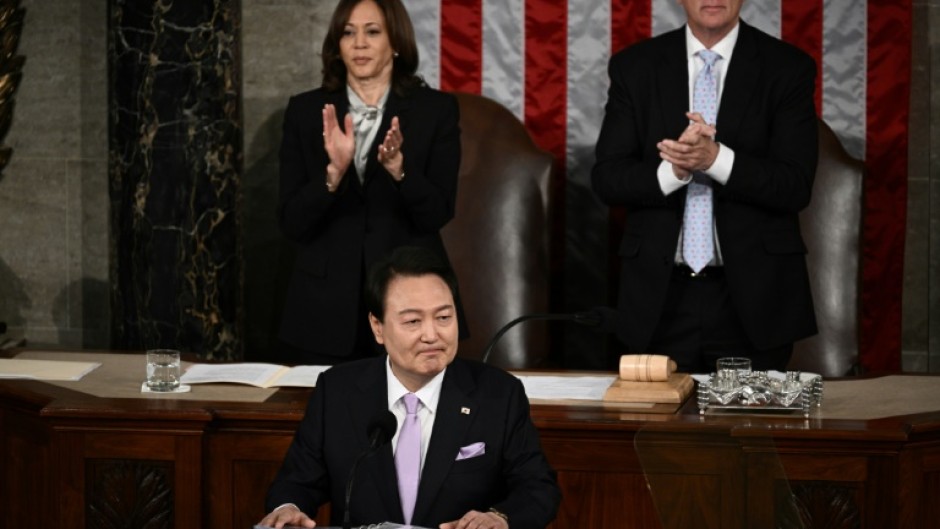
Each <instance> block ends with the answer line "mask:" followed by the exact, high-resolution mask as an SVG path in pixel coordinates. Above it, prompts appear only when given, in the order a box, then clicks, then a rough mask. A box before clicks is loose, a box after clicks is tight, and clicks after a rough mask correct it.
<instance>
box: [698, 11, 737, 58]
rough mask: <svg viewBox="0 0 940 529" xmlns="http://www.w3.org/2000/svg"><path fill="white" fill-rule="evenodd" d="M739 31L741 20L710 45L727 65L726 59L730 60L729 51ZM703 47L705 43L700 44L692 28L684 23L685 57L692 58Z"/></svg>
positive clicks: (732, 47) (732, 48)
mask: <svg viewBox="0 0 940 529" xmlns="http://www.w3.org/2000/svg"><path fill="white" fill-rule="evenodd" d="M740 31H741V21H740V20H739V21H738V23H737V24H735V25H734V28H732V29H731V31H729V32H728V34H727V35H725V36H724V38H723V39H721V40H719V41H718V42H717V43H715V45H714V46H712V47H711V50H712V51H713V52H715V53H717V54H718V55H721V58H722V59H723V60H724V63H725V64H726V65H727V64H728V61H729V60H731V52H733V51H734V45H735V44H736V43H737V42H738V33H740ZM704 49H705V45H704V44H702V42H701V41H700V40H698V39H697V38H695V35H693V34H692V29H691V28H689V25H688V24H686V25H685V51H686V57H687V58H688V59H690V60H691V59H692V58H693V57H695V54H696V53H698V52H699V51H701V50H704Z"/></svg>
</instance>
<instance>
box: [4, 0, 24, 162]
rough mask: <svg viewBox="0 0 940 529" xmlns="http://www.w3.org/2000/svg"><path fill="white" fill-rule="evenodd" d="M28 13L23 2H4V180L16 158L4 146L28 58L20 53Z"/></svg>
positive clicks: (16, 0) (13, 0) (5, 0)
mask: <svg viewBox="0 0 940 529" xmlns="http://www.w3.org/2000/svg"><path fill="white" fill-rule="evenodd" d="M25 13H26V10H25V9H22V8H21V7H20V2H19V0H0V178H2V177H3V169H4V168H6V166H7V164H8V163H9V162H10V158H11V157H12V156H13V149H12V148H11V147H7V146H6V145H4V144H3V139H4V138H6V135H7V132H8V131H9V130H10V124H11V123H12V122H13V97H14V95H15V94H16V89H17V88H18V87H19V85H20V80H21V79H22V78H23V63H24V62H26V57H24V56H22V55H17V54H16V49H17V47H18V46H19V43H20V33H22V31H23V15H24V14H25Z"/></svg>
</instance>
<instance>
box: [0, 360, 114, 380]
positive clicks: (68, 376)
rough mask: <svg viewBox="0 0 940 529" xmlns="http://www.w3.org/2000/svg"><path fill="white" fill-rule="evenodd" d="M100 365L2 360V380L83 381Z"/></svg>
mask: <svg viewBox="0 0 940 529" xmlns="http://www.w3.org/2000/svg"><path fill="white" fill-rule="evenodd" d="M100 365H101V363H100V362H70V361H61V360H20V359H17V358H0V378H28V379H33V380H81V379H82V377H83V376H85V375H87V374H88V373H91V372H92V371H93V370H95V369H96V368H97V367H98V366H100Z"/></svg>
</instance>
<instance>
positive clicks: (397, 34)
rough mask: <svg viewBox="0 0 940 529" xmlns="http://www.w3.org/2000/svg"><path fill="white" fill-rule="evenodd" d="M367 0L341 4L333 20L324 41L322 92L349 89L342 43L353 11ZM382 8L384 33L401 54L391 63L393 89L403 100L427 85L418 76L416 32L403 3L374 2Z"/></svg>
mask: <svg viewBox="0 0 940 529" xmlns="http://www.w3.org/2000/svg"><path fill="white" fill-rule="evenodd" d="M365 1H366V0H340V2H339V4H338V5H337V6H336V9H335V10H334V11H333V18H332V19H330V29H329V30H328V31H327V33H326V38H325V39H323V49H322V51H321V58H322V60H323V88H325V89H326V90H328V91H330V92H333V91H336V90H339V89H341V88H343V87H345V86H346V64H345V63H343V57H342V55H341V54H340V51H339V41H340V39H342V38H343V32H344V31H345V30H346V23H347V22H349V17H350V16H351V15H352V11H353V9H354V8H355V7H356V6H357V5H359V4H360V3H361V2H365ZM371 1H373V2H375V4H376V5H377V6H379V11H381V12H382V16H384V17H385V29H386V31H387V32H388V41H389V43H390V44H391V46H392V49H393V50H395V52H396V53H397V54H398V56H397V57H395V59H394V61H393V63H392V89H393V90H394V91H395V93H396V94H398V95H400V96H404V95H407V94H408V92H409V91H410V90H411V89H412V88H414V87H416V86H422V85H424V80H423V79H421V77H419V76H418V75H417V71H418V45H417V44H416V43H415V30H414V27H413V26H412V25H411V18H410V17H409V16H408V11H407V10H406V9H405V6H404V5H402V3H401V0H371Z"/></svg>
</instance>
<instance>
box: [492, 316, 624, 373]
mask: <svg viewBox="0 0 940 529" xmlns="http://www.w3.org/2000/svg"><path fill="white" fill-rule="evenodd" d="M529 320H556V321H573V322H575V323H580V324H581V325H584V326H587V327H594V328H596V329H597V330H598V331H601V332H617V328H618V327H620V325H621V322H622V321H623V313H621V312H620V311H618V310H616V309H612V308H610V307H594V308H592V309H591V310H586V311H583V312H574V313H570V314H551V313H535V314H524V315H522V316H519V317H518V318H516V319H514V320H512V321H510V322H509V323H507V324H506V325H503V326H502V327H500V329H499V330H498V331H497V332H496V334H495V335H494V336H493V339H492V340H490V343H489V344H487V346H486V349H485V351H484V353H483V363H484V364H485V363H486V362H487V360H489V358H490V353H492V352H493V348H494V347H496V342H498V341H499V339H500V338H502V337H503V335H504V334H506V332H507V331H509V329H512V328H513V327H515V326H516V325H517V324H519V323H522V322H524V321H529Z"/></svg>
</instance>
